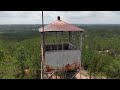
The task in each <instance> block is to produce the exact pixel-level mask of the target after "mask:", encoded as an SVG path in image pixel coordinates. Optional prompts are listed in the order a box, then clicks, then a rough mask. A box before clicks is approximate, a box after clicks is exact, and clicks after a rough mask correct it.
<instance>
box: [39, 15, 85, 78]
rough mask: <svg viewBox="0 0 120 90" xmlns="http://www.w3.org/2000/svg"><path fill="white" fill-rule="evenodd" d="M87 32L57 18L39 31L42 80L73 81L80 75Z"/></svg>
mask: <svg viewBox="0 0 120 90" xmlns="http://www.w3.org/2000/svg"><path fill="white" fill-rule="evenodd" d="M84 31H85V30H84V29H82V28H79V27H78V26H74V25H71V24H69V23H66V22H64V21H62V20H61V19H60V16H58V17H57V20H56V21H54V22H52V23H50V24H48V25H46V26H43V27H41V28H40V29H39V32H41V35H42V44H41V50H42V51H41V53H42V61H41V79H73V78H75V76H76V75H77V74H78V73H80V78H81V53H82V33H83V32H84Z"/></svg>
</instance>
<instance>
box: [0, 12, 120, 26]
mask: <svg viewBox="0 0 120 90" xmlns="http://www.w3.org/2000/svg"><path fill="white" fill-rule="evenodd" d="M41 13H42V12H41V11H0V24H41V23H42V14H41ZM57 16H60V17H61V20H63V21H65V22H68V23H71V24H120V11H44V23H45V24H49V23H51V22H53V21H55V20H56V19H57Z"/></svg>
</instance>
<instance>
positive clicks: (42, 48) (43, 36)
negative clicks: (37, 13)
mask: <svg viewBox="0 0 120 90" xmlns="http://www.w3.org/2000/svg"><path fill="white" fill-rule="evenodd" d="M42 28H43V32H42V43H41V54H42V60H41V79H43V78H44V61H45V33H44V17H43V11H42Z"/></svg>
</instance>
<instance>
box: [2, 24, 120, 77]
mask: <svg viewBox="0 0 120 90" xmlns="http://www.w3.org/2000/svg"><path fill="white" fill-rule="evenodd" d="M14 27H15V26H14ZM34 27H37V26H34ZM81 27H82V28H84V29H85V30H86V32H84V34H83V51H82V67H83V68H84V69H85V70H87V71H88V72H89V75H90V77H91V78H102V77H103V76H105V77H106V78H120V26H119V25H117V26H114V25H113V26H110V25H108V26H104V25H103V26H94V25H86V26H85V25H82V26H81ZM17 28H18V27H17ZM31 28H32V26H27V27H26V29H27V30H29V29H30V31H29V32H27V31H24V29H25V27H23V26H21V27H20V26H19V28H18V29H19V30H18V31H16V32H15V33H0V78H1V79H38V78H40V58H41V47H40V44H41V39H40V33H39V32H37V31H32V29H31ZM38 28H39V27H38ZM9 29H10V27H9ZM12 29H13V28H12ZM12 29H10V30H12ZM49 40H50V38H49Z"/></svg>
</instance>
